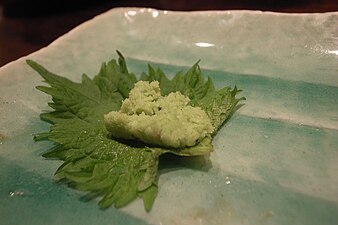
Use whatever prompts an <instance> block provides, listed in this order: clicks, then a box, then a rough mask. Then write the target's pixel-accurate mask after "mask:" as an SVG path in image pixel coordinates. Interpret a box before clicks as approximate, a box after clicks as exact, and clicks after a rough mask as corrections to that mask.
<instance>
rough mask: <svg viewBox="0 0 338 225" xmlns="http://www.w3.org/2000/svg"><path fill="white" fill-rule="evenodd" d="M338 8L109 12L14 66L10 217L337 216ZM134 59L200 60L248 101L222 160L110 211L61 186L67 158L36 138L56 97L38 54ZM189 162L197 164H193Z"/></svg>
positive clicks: (270, 219) (4, 123)
mask: <svg viewBox="0 0 338 225" xmlns="http://www.w3.org/2000/svg"><path fill="white" fill-rule="evenodd" d="M337 24H338V13H325V14H296V15H295V14H293V15H291V14H278V13H268V12H259V11H208V12H169V11H157V10H153V9H138V8H121V9H114V10H111V11H108V12H106V13H104V14H102V15H100V16H98V17H96V18H94V19H92V20H90V21H88V22H86V23H84V24H82V25H80V26H79V27H77V28H75V29H74V30H72V31H71V32H69V33H68V34H66V35H64V36H63V37H61V38H59V39H58V40H56V41H55V42H53V43H52V44H51V45H50V46H48V47H47V48H44V49H41V50H40V51H38V52H35V53H33V54H31V55H29V56H28V57H25V58H22V59H19V60H17V61H15V62H12V63H10V64H7V65H5V66H4V67H2V68H1V69H0V224H36V225H38V224H50V225H54V224H161V225H164V224H337V223H338V175H337V174H338V147H337V146H338V29H337ZM116 49H118V50H120V51H121V52H122V53H123V54H124V55H125V56H126V57H127V63H128V66H129V69H130V71H133V72H135V73H137V74H139V73H140V72H142V71H145V70H146V65H145V63H147V62H151V63H152V64H153V65H155V66H161V67H162V68H163V69H164V70H165V71H166V72H167V73H168V74H171V75H172V74H174V73H175V72H176V71H177V70H182V69H186V68H187V67H188V66H191V65H192V64H193V63H195V62H196V61H197V60H198V59H201V63H200V66H201V68H202V70H203V71H204V73H205V74H206V75H208V76H211V77H212V78H213V80H214V81H215V83H216V85H217V86H218V87H220V86H224V85H231V86H234V85H235V84H236V85H237V86H238V87H240V88H241V89H243V90H244V91H243V95H244V96H246V97H247V101H246V102H245V105H244V106H243V107H241V108H240V109H239V110H238V111H237V112H236V114H235V115H234V116H233V117H232V118H231V119H230V120H229V121H228V123H227V124H226V125H225V126H224V127H223V128H222V129H221V130H220V132H219V133H218V135H217V136H216V137H215V139H214V146H215V151H214V152H213V153H212V154H211V156H210V162H207V163H205V162H191V161H189V162H186V161H185V160H182V161H180V162H178V163H179V165H178V167H176V169H171V167H165V168H162V169H161V170H160V177H159V195H158V198H157V199H156V201H155V205H154V208H153V210H152V211H151V212H150V213H146V212H145V211H144V209H143V206H142V203H141V201H136V202H134V203H132V204H131V205H129V206H127V207H125V208H123V209H120V210H116V209H114V208H109V209H107V210H100V209H99V208H98V207H97V205H96V202H94V201H92V202H85V201H84V200H83V199H82V198H81V196H83V195H82V194H81V193H78V192H75V191H74V190H71V189H69V188H67V187H65V186H63V185H58V184H55V183H54V182H53V180H52V175H53V172H54V171H55V170H56V168H57V167H58V166H59V165H60V164H61V162H60V161H50V160H44V159H43V158H42V157H41V156H40V155H41V153H42V152H43V151H44V150H45V149H46V148H48V147H49V146H51V144H50V143H47V142H45V143H34V142H33V140H32V135H33V134H34V133H38V132H42V131H45V130H47V129H48V127H49V125H48V124H46V123H44V122H41V121H40V120H39V113H40V112H41V111H42V110H49V109H48V106H47V102H48V101H49V100H50V99H49V98H48V96H46V95H44V94H43V93H41V92H39V91H37V90H36V89H35V88H34V87H35V86H37V85H40V84H41V78H40V77H39V76H38V75H37V74H36V73H35V72H34V71H33V70H32V69H31V68H29V67H28V66H27V65H26V63H25V59H26V58H30V59H33V60H36V61H37V62H39V63H41V64H42V65H44V66H46V68H48V69H49V70H51V71H53V72H55V73H57V74H61V75H63V76H66V77H68V78H71V79H73V80H77V81H78V80H79V79H80V75H81V74H82V73H86V74H89V75H94V74H96V73H97V72H98V70H99V67H100V64H101V63H102V62H103V61H108V60H109V59H111V58H113V57H114V58H115V57H116V54H115V50H116ZM185 163H186V164H185Z"/></svg>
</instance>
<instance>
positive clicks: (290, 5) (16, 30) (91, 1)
mask: <svg viewBox="0 0 338 225" xmlns="http://www.w3.org/2000/svg"><path fill="white" fill-rule="evenodd" d="M114 7H152V8H156V9H165V10H179V11H193V10H233V9H237V10H242V9H246V10H263V11H274V12H287V13H315V12H318V13H321V12H332V11H338V0H308V1H305V0H298V1H290V0H284V1H283V0H270V1H268V0H251V1H250V0H237V1H236V0H233V1H230V0H204V1H202V0H189V1H188V0H149V1H144V0H139V1H137V0H125V1H118V0H0V66H2V65H4V64H6V63H8V62H10V61H13V60H15V59H17V58H19V57H21V56H24V55H27V54H29V53H31V52H34V51H36V50H38V49H40V48H42V47H44V46H47V45H48V44H49V43H51V42H52V41H53V40H55V39H56V38H58V37H59V36H61V35H63V34H65V33H66V32H68V31H69V30H71V29H72V28H74V27H76V26H77V25H79V24H81V23H82V22H84V21H86V20H89V19H91V18H93V17H94V16H96V15H98V14H100V13H102V12H105V11H107V10H109V9H111V8H114ZM337 26H338V25H337Z"/></svg>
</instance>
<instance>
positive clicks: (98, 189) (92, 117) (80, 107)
mask: <svg viewBox="0 0 338 225" xmlns="http://www.w3.org/2000/svg"><path fill="white" fill-rule="evenodd" d="M117 53H118V55H119V58H118V60H117V61H116V60H114V59H113V60H111V61H109V62H108V63H103V64H102V66H101V69H100V71H99V73H98V74H97V75H96V76H94V78H93V79H91V78H89V77H88V76H87V75H85V74H84V75H82V82H81V83H76V82H73V81H71V80H69V79H67V78H64V77H62V76H59V75H56V74H53V73H51V72H49V71H48V70H47V69H45V68H44V67H42V66H41V65H39V64H38V63H36V62H34V61H32V60H27V63H28V65H30V66H31V67H32V68H33V69H35V70H36V71H37V72H38V73H39V74H40V75H41V76H42V77H43V78H44V80H45V82H47V83H48V84H49V86H48V87H46V86H37V89H38V90H40V91H42V92H45V93H46V94H48V95H51V96H52V102H51V103H49V104H48V105H49V106H50V107H51V108H52V109H53V110H52V111H51V112H47V113H41V115H40V117H41V119H42V120H44V121H46V122H49V123H50V124H51V127H50V131H49V132H44V133H41V134H37V135H35V137H34V140H36V141H42V140H49V141H52V142H54V143H55V145H54V147H52V148H51V149H50V150H49V151H48V152H46V153H45V154H43V156H44V157H46V158H56V159H60V160H63V161H64V163H63V164H62V165H61V166H60V167H59V168H58V170H57V171H56V172H55V178H56V179H57V180H66V181H67V183H68V184H69V186H70V187H72V188H75V189H78V190H81V191H86V192H89V193H91V194H93V196H101V197H102V198H101V200H100V201H99V205H100V207H102V208H106V207H109V206H111V205H114V206H115V207H117V208H119V207H123V206H125V205H127V204H128V203H130V202H131V201H133V200H134V199H135V198H137V197H140V198H142V199H143V202H144V207H145V209H146V211H150V210H151V208H152V206H153V204H154V201H155V198H156V196H157V192H158V187H157V180H158V177H157V176H158V175H157V173H158V163H159V157H160V155H161V154H165V153H171V154H174V155H179V156H196V155H206V154H209V153H210V152H211V151H212V150H213V148H212V138H211V137H206V138H204V139H203V140H202V141H201V142H200V143H198V144H197V145H196V146H193V147H189V148H183V149H166V148H160V147H151V146H146V145H144V144H134V143H131V142H130V143H125V142H119V141H116V140H112V139H110V138H109V137H108V132H107V130H106V128H105V126H104V123H103V115H104V114H106V113H108V112H110V111H113V110H119V109H120V107H121V102H122V100H123V99H125V98H126V97H128V95H129V92H130V90H131V89H132V88H133V86H134V84H135V82H137V78H136V76H135V75H134V74H133V73H130V72H129V71H128V69H127V65H126V62H125V59H124V57H123V56H122V54H121V53H120V52H117ZM140 79H142V80H148V81H152V80H158V81H159V82H160V87H161V90H162V94H164V95H166V94H168V93H170V92H174V91H180V92H181V93H182V94H185V95H187V96H189V98H190V99H191V102H192V104H193V105H195V106H199V107H201V108H202V109H204V110H205V111H206V112H207V114H208V116H209V117H210V119H211V120H212V123H213V125H214V126H215V127H216V128H217V129H218V128H219V127H220V126H221V125H222V124H223V123H224V121H225V120H226V119H227V118H228V117H229V115H230V114H231V113H232V112H233V110H234V108H235V106H236V104H237V103H238V101H240V100H241V99H236V94H237V93H238V92H239V91H238V90H237V88H236V87H235V89H233V90H231V89H230V88H228V87H225V88H223V89H221V90H215V88H214V85H213V83H212V81H211V79H210V78H208V79H207V80H205V79H204V77H203V76H202V74H201V71H200V68H199V66H198V63H196V64H195V65H193V67H192V68H191V69H189V70H188V71H187V72H186V73H182V72H179V73H177V75H176V76H175V77H174V78H173V79H172V80H169V79H168V78H167V77H166V75H165V74H164V72H163V71H162V70H160V69H154V68H153V67H152V66H150V65H149V66H148V73H143V74H142V75H141V77H140Z"/></svg>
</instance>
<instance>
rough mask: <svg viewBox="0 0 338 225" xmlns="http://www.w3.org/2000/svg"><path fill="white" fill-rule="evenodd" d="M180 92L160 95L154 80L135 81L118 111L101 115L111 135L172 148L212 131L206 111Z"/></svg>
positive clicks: (200, 138) (193, 143)
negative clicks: (192, 104) (193, 104)
mask: <svg viewBox="0 0 338 225" xmlns="http://www.w3.org/2000/svg"><path fill="white" fill-rule="evenodd" d="M189 103H190V99H189V98H188V97H186V96H184V95H182V94H181V93H180V92H178V91H177V92H172V93H170V94H169V95H167V96H162V95H161V90H160V87H159V82H158V81H153V82H150V83H149V82H147V81H138V82H137V83H135V86H134V88H133V89H132V90H131V91H130V93H129V98H126V99H125V100H124V101H123V102H122V106H121V109H120V110H119V111H112V112H110V113H108V114H106V115H104V123H105V126H106V128H107V130H108V131H109V133H110V135H111V136H112V137H115V138H122V139H134V140H139V141H142V142H144V143H148V144H153V145H159V146H164V147H172V148H184V147H190V146H194V145H196V144H197V143H199V142H200V141H201V140H202V139H203V138H205V137H206V136H208V135H210V134H211V133H212V132H213V131H214V127H213V126H212V124H211V121H210V119H209V117H208V115H207V114H206V113H205V111H204V110H202V109H201V108H199V107H193V106H191V105H189Z"/></svg>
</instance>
